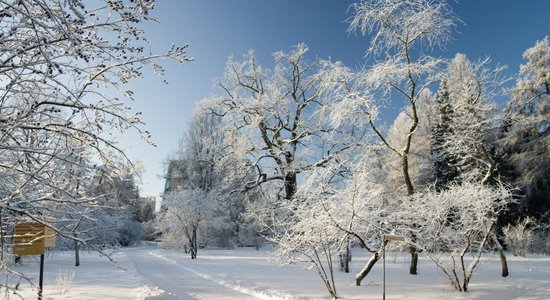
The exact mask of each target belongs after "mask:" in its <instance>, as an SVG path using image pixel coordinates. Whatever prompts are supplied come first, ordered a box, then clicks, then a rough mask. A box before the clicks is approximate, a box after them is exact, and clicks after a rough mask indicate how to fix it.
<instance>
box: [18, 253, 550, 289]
mask: <svg viewBox="0 0 550 300" xmlns="http://www.w3.org/2000/svg"><path fill="white" fill-rule="evenodd" d="M368 257H369V255H368V253H365V252H364V251H362V250H361V249H354V256H353V262H352V272H351V273H350V274H345V273H342V272H338V271H337V272H336V282H337V284H336V286H337V291H338V293H339V295H340V297H341V298H342V299H380V298H381V297H382V264H381V263H379V264H378V265H377V266H376V267H375V269H374V271H373V272H372V273H371V274H369V276H368V277H367V278H365V280H364V281H363V285H362V286H360V287H357V286H355V285H354V283H353V282H354V280H353V278H354V273H355V272H357V271H358V270H359V269H360V268H361V267H362V266H363V265H364V263H365V261H366V260H367V259H368ZM113 258H114V259H115V260H116V261H117V265H113V264H111V263H110V262H109V261H107V260H106V259H105V258H102V257H99V256H98V255H97V254H95V253H87V252H84V253H82V257H81V266H80V267H74V266H73V260H72V254H71V253H69V252H57V253H54V254H50V255H49V256H48V257H46V264H45V280H44V282H45V284H44V299H101V300H106V299H329V296H328V293H327V292H326V290H325V288H324V286H323V284H322V282H321V280H320V279H319V278H318V276H317V274H316V271H315V270H313V269H311V270H308V269H305V268H304V267H303V266H298V265H293V266H284V267H277V266H276V265H275V264H274V263H273V261H272V260H271V259H270V256H269V250H260V251H256V250H254V249H234V250H204V249H201V250H200V251H199V253H198V259H197V260H191V259H190V258H189V257H188V255H186V254H184V253H181V252H177V251H173V250H165V249H161V248H158V247H154V246H143V247H136V248H127V249H123V250H122V251H120V252H118V253H117V254H115V255H114V256H113ZM508 260H509V263H510V269H511V276H510V277H508V278H502V277H500V265H499V261H498V257H497V256H488V257H486V259H484V262H483V264H482V265H481V266H480V267H479V269H478V272H477V274H476V275H474V277H473V279H472V282H471V284H470V290H469V292H468V293H457V292H455V291H454V290H453V289H452V288H451V287H450V285H449V284H448V283H447V281H446V279H445V278H444V277H443V276H442V275H441V273H440V272H439V271H437V270H436V269H435V267H434V265H433V263H431V262H430V261H428V260H427V258H425V257H421V259H420V262H419V275H417V276H410V275H407V273H408V256H407V255H406V254H401V253H398V254H393V253H392V254H390V255H388V257H387V261H386V298H387V299H443V298H444V299H446V300H450V299H550V257H547V256H528V257H527V258H522V257H513V256H509V257H508ZM38 268H39V264H38V259H37V258H32V257H26V258H25V260H24V264H23V265H22V266H17V267H16V270H17V271H22V272H25V273H27V274H30V275H31V276H32V277H34V278H37V277H38ZM73 272H74V276H72V274H73ZM71 278H72V279H71ZM19 291H20V293H21V295H22V296H23V297H24V298H25V299H35V298H36V295H37V294H36V289H33V288H32V287H31V286H30V285H29V284H26V283H24V282H21V285H20V287H19ZM14 298H16V297H14Z"/></svg>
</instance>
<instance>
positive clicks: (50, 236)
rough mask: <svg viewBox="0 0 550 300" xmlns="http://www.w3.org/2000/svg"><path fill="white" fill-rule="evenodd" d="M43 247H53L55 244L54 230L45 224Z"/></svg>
mask: <svg viewBox="0 0 550 300" xmlns="http://www.w3.org/2000/svg"><path fill="white" fill-rule="evenodd" d="M44 235H45V239H46V240H44V247H54V246H55V230H53V228H51V227H48V226H45V228H44Z"/></svg>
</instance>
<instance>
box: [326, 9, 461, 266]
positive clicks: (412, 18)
mask: <svg viewBox="0 0 550 300" xmlns="http://www.w3.org/2000/svg"><path fill="white" fill-rule="evenodd" d="M352 9H353V16H352V17H351V18H350V20H349V22H350V25H349V31H352V32H355V31H360V32H361V33H362V34H363V35H369V36H370V37H371V42H370V46H369V48H368V49H367V53H366V57H368V58H373V59H374V61H375V62H374V63H373V64H372V65H370V66H369V67H368V68H367V69H366V70H365V71H362V72H358V74H357V75H356V76H355V77H356V78H355V79H354V80H351V81H349V82H346V81H341V80H339V81H340V82H341V83H340V84H339V85H340V90H341V91H342V97H343V99H344V101H347V102H349V103H348V104H347V105H346V106H347V107H350V108H353V109H355V108H357V107H361V106H363V107H365V108H366V109H364V113H366V116H365V117H366V121H367V122H368V123H369V125H370V127H371V128H372V130H373V131H374V132H375V133H376V134H377V135H378V137H379V139H380V140H381V141H382V143H384V145H386V147H387V149H388V150H389V151H391V152H393V153H395V155H397V156H398V157H399V159H400V161H401V168H400V169H401V172H402V174H403V184H404V185H405V187H406V189H405V190H406V191H405V193H406V195H412V194H414V191H415V187H414V185H413V181H412V179H411V172H410V169H409V160H410V157H411V151H412V150H413V149H412V139H413V136H414V135H415V134H416V133H417V129H418V125H419V113H418V99H419V97H420V96H421V95H422V91H423V90H425V89H426V88H427V87H428V86H429V85H430V84H432V83H434V82H436V80H437V79H436V78H437V76H438V75H439V74H440V67H441V65H442V63H443V61H442V60H440V59H437V58H433V57H430V56H429V55H427V54H426V51H425V50H426V49H431V48H432V47H439V46H444V45H445V44H446V43H447V41H448V40H449V39H450V38H451V33H452V31H453V28H454V26H455V24H456V22H457V21H458V19H457V18H456V16H455V15H454V13H453V12H452V10H451V9H450V7H449V5H448V4H447V3H446V1H429V0H407V1H397V0H364V1H361V2H359V3H356V4H354V5H352ZM358 77H359V78H358ZM337 82H338V81H337ZM388 102H389V103H392V104H393V105H395V104H396V103H404V104H405V107H406V110H407V112H408V113H409V114H410V119H411V120H410V123H409V126H408V129H407V130H405V131H403V132H402V135H403V137H404V138H403V139H402V140H401V141H400V142H402V143H403V144H402V145H400V147H398V145H392V144H390V143H389V141H388V140H387V138H386V135H385V134H384V133H383V132H382V130H381V126H380V124H379V119H378V117H379V116H378V112H379V110H380V107H381V106H382V105H383V104H384V103H388ZM353 109H352V110H350V111H349V113H352V111H353ZM413 235H414V234H413ZM413 240H414V238H413ZM410 250H411V266H410V273H411V274H416V272H417V270H416V266H417V260H418V254H417V253H416V251H415V249H414V247H411V249H410Z"/></svg>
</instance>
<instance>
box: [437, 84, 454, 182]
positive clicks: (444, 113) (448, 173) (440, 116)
mask: <svg viewBox="0 0 550 300" xmlns="http://www.w3.org/2000/svg"><path fill="white" fill-rule="evenodd" d="M433 113H434V116H433V119H434V120H433V121H432V128H431V130H432V148H431V155H432V176H433V179H434V182H435V189H436V191H442V190H444V189H445V188H446V187H447V186H448V185H449V183H450V182H452V181H453V180H454V179H455V178H456V177H457V176H458V170H457V168H456V167H455V164H456V158H455V157H453V156H452V155H451V154H450V153H448V152H446V151H445V139H446V136H448V135H450V133H451V131H452V129H451V124H450V122H451V118H452V115H453V107H452V105H451V103H450V92H449V88H448V86H447V81H445V80H444V81H443V82H442V83H441V87H440V89H439V91H438V93H437V94H436V95H435V97H434V109H433Z"/></svg>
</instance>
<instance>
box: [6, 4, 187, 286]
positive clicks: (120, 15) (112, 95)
mask: <svg viewBox="0 0 550 300" xmlns="http://www.w3.org/2000/svg"><path fill="white" fill-rule="evenodd" d="M153 5H154V1H93V2H85V1H80V0H68V1H55V0H22V1H19V0H17V1H3V2H2V4H0V19H1V22H0V53H1V55H0V82H2V85H1V87H0V108H1V109H0V144H1V145H2V147H1V152H0V156H1V157H2V159H1V161H2V163H1V164H0V173H1V174H2V177H3V178H5V180H2V182H1V183H0V184H1V187H0V195H1V198H0V211H1V214H2V216H1V217H2V220H6V222H3V226H4V227H2V237H3V239H4V242H3V243H1V245H2V249H1V251H2V254H3V255H7V254H6V253H7V252H8V251H10V250H9V249H10V247H11V242H10V240H11V228H12V227H11V226H13V224H14V223H18V222H23V221H36V222H42V223H48V224H49V225H53V224H50V223H49V222H48V220H49V219H48V217H50V216H52V215H56V216H57V217H59V218H62V217H63V214H64V212H65V211H72V210H73V208H75V209H76V208H78V207H80V208H81V210H82V212H83V213H84V212H85V211H86V209H85V208H86V207H89V206H94V205H96V198H95V197H91V196H89V195H86V194H85V193H83V192H82V191H81V190H80V189H78V188H77V185H78V184H79V183H82V182H86V181H91V179H92V177H93V176H95V175H94V174H95V173H96V171H97V170H98V169H99V167H98V166H102V165H110V166H116V162H115V161H113V160H114V158H119V157H120V156H119V155H114V154H116V153H118V154H120V153H121V151H120V149H118V148H117V146H116V141H117V137H118V136H119V135H120V134H122V133H124V132H125V131H126V130H128V129H132V130H137V131H138V132H139V133H141V134H142V135H143V137H144V138H148V133H147V132H146V131H144V130H143V129H142V128H141V124H142V122H141V121H140V119H139V113H138V114H136V113H132V112H131V111H130V109H129V106H130V105H129V104H128V101H127V100H128V99H131V98H132V97H133V93H132V91H130V90H128V89H127V87H126V84H127V83H128V81H129V80H131V79H132V78H138V77H141V76H143V74H144V73H145V72H147V71H148V70H151V71H153V72H157V73H161V74H162V68H161V67H160V65H158V64H157V63H156V61H157V60H158V59H161V58H171V59H175V60H177V61H180V62H184V61H187V60H188V59H187V58H186V57H185V47H177V46H173V47H172V48H170V49H169V50H168V51H167V52H166V53H164V54H154V53H150V52H149V51H148V50H147V49H149V48H148V43H147V39H146V36H145V35H144V32H143V31H142V30H141V29H140V25H141V23H143V22H146V21H149V20H150V19H151V18H150V17H149V14H148V13H149V11H150V10H151V9H152V7H153ZM78 149H85V151H88V153H87V160H81V159H80V157H79V155H80V154H79V151H77V150H78ZM60 165H65V167H63V168H59V166H60ZM82 169H84V170H85V171H83V172H81V171H79V170H82ZM69 208H70V209H69ZM8 216H9V217H8ZM7 220H10V221H9V222H8V221H7ZM58 234H60V235H63V236H72V235H71V234H70V232H61V231H60V230H58ZM3 260H4V261H6V260H8V257H6V256H4V258H3ZM5 266H7V265H4V264H3V265H2V268H5ZM8 290H10V288H9V287H8V289H6V292H8Z"/></svg>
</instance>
